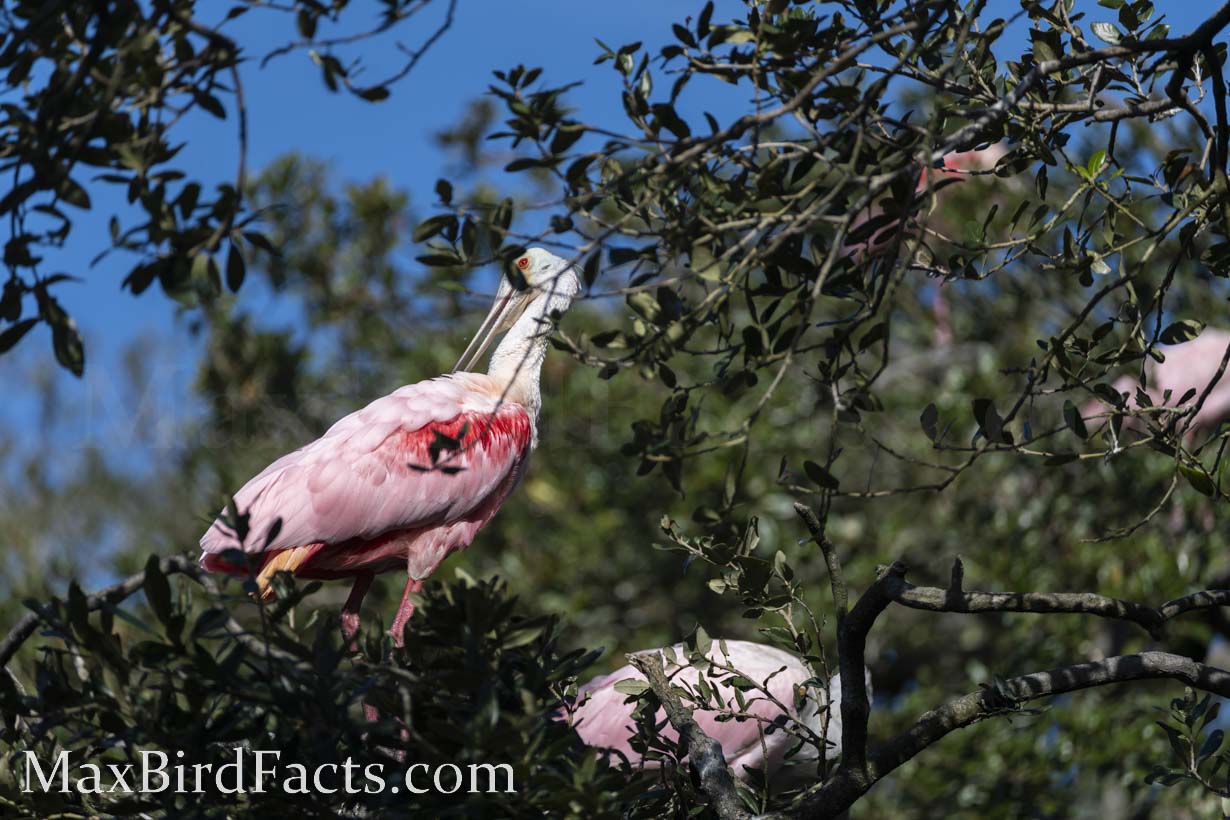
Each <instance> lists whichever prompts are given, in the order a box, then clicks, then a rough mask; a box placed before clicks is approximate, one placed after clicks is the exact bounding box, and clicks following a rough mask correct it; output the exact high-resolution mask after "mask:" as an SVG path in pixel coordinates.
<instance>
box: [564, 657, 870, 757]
mask: <svg viewBox="0 0 1230 820" xmlns="http://www.w3.org/2000/svg"><path fill="white" fill-rule="evenodd" d="M723 644H724V645H725V648H724V649H723V646H722V645H723ZM671 649H672V650H673V651H674V653H675V657H676V659H678V660H680V661H681V663H683V664H684V665H683V666H679V665H676V664H672V663H671V662H670V661H669V660H667V658H668V656H667V655H666V654H665V652H664V650H662V649H653V650H646V651H645V652H635V653H633V654H635V655H644V654H648V653H651V652H657V653H659V654H660V655H661V656H662V658H663V660H664V662H665V664H666V676H667V677H668V678H670V680H671V682H672V683H674V684H676V685H678V686H681V687H683V688H684V689H687V690H692V691H698V687H697V681H698V680H699V678H700V675H701V674H702V673H703V674H704V676H705V678H706V680H707V682H708V683H709V685H710V686H711V687H712V689H713V691H714V693H715V695H716V697H717V699H718V700H719V701H720V702H721V703H722V704H724V706H725V708H724V709H717V710H715V709H699V708H698V709H695V710H694V711H693V715H692V716H693V717H694V718H695V719H696V723H697V725H698V726H700V728H701V729H702V730H703V731H704V733H705V734H707V735H708V736H709V737H711V738H713V739H714V740H716V741H717V742H718V743H719V744H721V747H722V754H723V756H724V757H725V758H726V762H727V764H728V765H729V766H730V769H731V772H732V773H734V775H735V776H736V777H739V778H741V779H744V780H746V779H747V777H748V774H747V768H749V767H750V768H757V769H760V770H762V771H763V772H765V774H767V775H773V774H775V773H777V772H779V771H782V770H783V769H784V768H785V767H786V766H788V765H791V764H794V763H801V762H806V761H815V760H817V759H819V756H820V751H819V749H818V748H817V745H816V743H810V742H809V743H803V744H802V745H800V736H803V737H807V738H809V739H812V740H819V739H820V738H824V739H825V740H824V741H822V742H824V743H825V744H826V751H825V757H826V758H828V759H829V760H835V759H836V758H838V757H840V755H841V676H840V675H834V676H833V677H832V678H831V679H830V680H829V685H828V688H827V691H826V689H825V687H824V686H823V684H822V682H820V681H817V680H816V679H815V676H814V675H813V674H812V672H811V670H810V669H808V667H807V665H806V664H804V663H803V662H802V661H801V660H799V659H798V658H797V657H795V656H794V655H791V654H790V653H788V652H784V651H782V650H781V649H777V648H775V647H772V646H766V645H765V644H760V643H755V642H752V641H716V640H715V641H714V642H713V646H712V648H711V649H710V650H709V651H708V652H707V653H706V657H707V658H708V659H709V662H710V665H709V666H708V667H705V666H704V665H703V664H702V665H701V667H702V668H700V669H698V668H697V667H696V666H693V665H689V664H688V663H687V660H686V659H687V657H688V655H687V650H686V649H684V647H683V645H682V644H675V646H673V647H671ZM731 670H735V671H737V672H738V674H739V675H740V676H742V677H743V678H745V679H746V680H747V681H748V682H750V683H751V684H752V688H750V689H746V691H744V692H743V698H744V702H745V703H746V704H747V708H746V710H740V709H739V708H738V705H737V702H736V698H735V689H734V687H732V686H731V685H730V681H731V680H732V679H733V678H734V677H735V675H734V672H732V671H731ZM629 678H632V679H635V680H642V681H643V680H645V676H644V675H643V674H641V671H640V670H639V669H637V668H636V667H634V666H632V665H631V664H629V665H628V666H624V667H621V668H620V669H617V670H615V671H614V672H612V673H610V674H609V675H603V676H601V677H597V678H594V679H593V680H591V681H589V682H588V683H584V684H582V685H581V686H580V687H579V688H578V690H577V699H576V705H575V706H574V707H573V709H572V710H571V714H570V716H569V719H570V721H571V723H572V725H573V727H574V728H575V729H576V731H577V734H578V735H580V737H581V740H582V741H583V742H584V743H585V745H587V746H590V747H593V748H594V749H597V750H599V751H601V752H603V753H605V754H610V755H612V756H613V757H614V758H615V759H618V758H620V757H623V758H626V759H627V760H628V762H629V763H630V764H631V765H632V768H633V769H654V768H658V765H659V764H658V761H656V760H645V759H644V758H643V757H642V756H641V755H640V753H638V752H636V751H634V750H633V749H632V746H631V740H632V738H633V737H635V736H636V727H635V724H634V720H633V717H632V712H633V709H634V708H635V704H633V703H625V701H626V700H627V699H628V697H627V695H624V694H622V693H621V692H618V691H616V689H615V684H617V683H619V682H620V681H622V680H627V679H629ZM867 689H868V695H870V692H871V673H870V671H868V672H867ZM740 711H745V713H746V714H747V715H749V716H750V717H748V718H747V719H744V720H728V719H725V718H724V716H723V712H729V713H733V712H740ZM654 721H655V723H657V724H663V723H665V724H666V725H665V726H664V727H663V729H662V732H661V734H662V736H663V737H665V738H668V739H671V740H675V739H677V738H678V737H679V734H678V733H677V732H676V731H675V729H674V727H672V726H671V725H670V724H669V723H666V714H665V712H663V711H662V710H661V709H659V710H658V713H657V715H656V716H655V717H654ZM762 740H763V744H762ZM796 746H798V747H799V748H798V751H796V752H795V754H794V755H793V756H792V757H791V758H789V759H787V757H786V755H787V753H788V752H789V751H790V750H791V749H793V748H795V747H796Z"/></svg>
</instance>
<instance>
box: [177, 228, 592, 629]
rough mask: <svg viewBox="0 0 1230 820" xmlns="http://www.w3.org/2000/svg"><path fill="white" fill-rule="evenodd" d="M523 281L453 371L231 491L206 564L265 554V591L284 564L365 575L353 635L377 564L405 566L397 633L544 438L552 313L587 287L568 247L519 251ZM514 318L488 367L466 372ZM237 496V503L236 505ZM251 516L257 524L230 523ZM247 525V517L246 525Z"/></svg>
mask: <svg viewBox="0 0 1230 820" xmlns="http://www.w3.org/2000/svg"><path fill="white" fill-rule="evenodd" d="M516 266H517V269H518V271H520V274H521V276H522V278H523V279H524V281H525V285H526V287H524V288H523V289H517V288H515V287H514V286H513V285H512V284H511V283H510V282H509V280H508V279H507V278H502V279H501V282H500V286H499V288H498V290H497V292H496V296H495V304H494V305H492V307H491V311H490V312H489V313H488V314H487V318H486V319H485V320H484V321H483V323H482V325H481V327H480V328H479V330H478V333H477V335H475V337H474V339H473V341H472V342H471V343H470V345H469V347H467V348H466V351H465V353H463V354H462V356H461V359H460V360H459V361H458V362H457V366H456V367H455V368H454V370H453V372H452V373H450V374H448V375H444V376H439V377H437V378H434V379H428V380H427V381H422V382H418V383H416V384H410V385H406V386H405V387H401V388H399V389H397V390H395V391H393V392H392V393H390V394H389V395H387V396H384V397H383V398H379V399H376V400H375V401H373V402H372V403H371V404H369V405H367V406H366V407H364V408H363V409H361V410H358V411H356V412H354V413H351V414H350V415H348V416H346V417H345V418H343V419H341V420H340V421H338V422H337V423H336V424H334V425H333V426H332V427H330V428H329V430H328V431H327V432H326V433H325V434H324V435H323V436H321V437H320V438H318V439H316V440H315V441H313V442H311V443H309V444H307V445H305V446H303V447H301V448H299V449H298V450H295V451H294V452H293V453H288V454H287V455H284V456H282V457H281V458H279V459H278V460H277V461H275V462H273V463H272V464H270V465H269V466H268V467H266V468H265V469H264V470H263V471H262V472H261V473H260V474H259V475H257V476H256V477H255V478H253V479H252V480H250V481H249V482H248V483H247V484H245V485H244V486H243V487H242V488H241V489H240V490H239V492H237V493H235V495H234V508H235V509H234V510H233V511H232V515H229V516H228V515H226V510H224V511H223V515H220V516H219V517H218V519H217V520H216V521H214V523H213V524H212V525H211V526H210V527H209V529H208V530H207V531H206V532H205V534H204V535H203V536H202V537H201V549H202V550H203V551H204V554H203V555H202V556H201V564H202V566H204V568H205V569H207V570H210V571H221V572H230V573H233V574H245V573H247V572H248V571H249V570H248V567H247V566H240V565H238V564H236V563H233V562H232V561H228V560H227V556H226V555H225V553H227V551H228V550H234V549H240V550H243V551H244V552H245V553H247V554H248V555H249V556H254V558H253V559H252V560H254V561H255V566H257V567H258V570H257V577H256V581H257V585H258V593H259V595H260V596H261V597H262V598H264V599H268V598H269V597H272V595H273V591H272V589H271V585H270V583H271V580H272V578H273V575H274V573H276V572H277V571H279V570H285V571H287V572H291V573H293V574H294V575H296V576H298V577H302V578H324V579H331V578H354V586H353V588H352V589H351V591H350V596H349V597H348V598H347V600H346V603H345V605H344V606H343V607H342V631H343V633H344V634H345V636H346V639H347V641H350V640H351V639H352V638H353V637H354V635H355V633H356V632H357V631H358V628H359V607H360V605H361V604H362V602H363V597H364V596H365V595H366V594H367V590H368V587H369V586H370V585H371V582H372V578H373V577H374V576H375V575H376V573H380V572H389V571H392V570H397V569H405V570H406V572H407V574H408V578H407V580H406V588H405V593H404V594H403V596H402V601H401V605H400V606H399V607H398V609H397V614H396V616H395V617H394V618H393V624H392V627H391V628H390V630H389V631H390V633H391V634H392V636H393V640H394V641H395V642H396V643H397V645H399V646H400V645H401V644H402V641H403V637H404V628H405V624H406V621H407V620H408V619H409V618H410V616H411V615H412V614H413V612H414V604H413V603H412V602H411V595H412V594H413V593H415V592H418V591H419V589H421V588H422V585H423V581H424V580H425V579H426V578H427V577H428V576H430V575H431V573H432V572H434V571H435V569H436V567H438V566H439V565H440V563H441V562H442V561H443V560H444V559H445V558H447V557H448V556H449V555H450V554H451V553H453V552H456V551H458V550H461V549H465V548H466V547H468V546H469V545H470V543H471V542H472V541H473V540H474V537H475V535H477V534H478V531H479V530H480V529H482V527H483V525H484V524H486V523H487V522H488V521H490V520H491V518H492V516H494V515H495V513H496V511H497V510H499V508H500V505H501V504H503V503H504V499H505V498H507V497H508V494H509V493H510V492H512V490H513V488H514V487H515V486H516V485H517V482H518V481H519V480H520V478H521V476H522V474H523V473H524V471H525V468H526V462H527V459H528V458H529V455H530V451H531V450H533V449H534V447H535V446H536V445H537V443H538V432H537V427H536V423H537V420H538V411H539V409H540V408H541V406H542V396H541V393H540V391H539V384H538V382H539V374H540V373H541V370H542V362H543V358H544V357H545V356H546V350H547V337H548V336H549V335H550V332H551V327H552V318H553V317H557V316H558V315H559V314H562V313H563V312H564V311H565V310H567V309H568V306H569V305H570V304H571V302H572V299H573V297H574V296H575V295H576V294H577V291H578V290H579V289H580V281H579V279H578V278H577V274H576V271H575V270H574V269H573V268H572V266H571V265H570V264H569V263H568V262H567V261H566V260H564V259H560V258H559V257H557V256H555V255H553V254H551V253H549V252H547V251H545V250H543V249H541V248H530V249H529V250H527V251H526V252H525V254H524V255H523V256H521V257H519V258H518V259H517V260H516ZM504 331H507V333H506V335H505V336H504V338H503V340H502V341H501V342H500V344H499V345H498V346H497V347H496V349H495V352H494V353H493V354H492V357H491V365H490V367H489V369H488V371H487V373H486V374H481V373H472V372H465V371H468V370H469V369H470V368H472V367H473V366H474V365H475V363H476V362H478V361H479V360H480V358H481V357H482V355H483V353H484V352H486V350H487V348H488V346H489V345H490V344H491V342H492V340H493V339H494V338H495V337H496V336H497V335H498V334H500V333H501V332H504ZM228 506H229V505H228ZM235 513H237V514H238V515H239V516H246V521H247V527H246V529H247V537H246V538H244V539H242V542H241V539H240V538H239V533H238V532H236V530H235V529H234V528H232V526H230V525H229V524H228V520H229V521H230V522H234V521H235V515H234V514H235ZM240 529H242V527H240Z"/></svg>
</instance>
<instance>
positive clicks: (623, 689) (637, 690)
mask: <svg viewBox="0 0 1230 820" xmlns="http://www.w3.org/2000/svg"><path fill="white" fill-rule="evenodd" d="M613 688H614V689H615V691H616V692H618V693H619V694H621V695H632V696H637V695H640V694H643V693H644V692H647V691H649V683H648V682H646V681H643V680H638V679H637V678H624V679H623V680H621V681H617V682H616V683H615V686H614V687H613Z"/></svg>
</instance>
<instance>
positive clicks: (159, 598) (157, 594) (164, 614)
mask: <svg viewBox="0 0 1230 820" xmlns="http://www.w3.org/2000/svg"><path fill="white" fill-rule="evenodd" d="M142 589H144V590H145V600H147V601H149V608H150V609H151V610H153V612H154V615H156V616H157V618H158V620H160V621H162V622H163V623H164V624H165V623H166V622H167V621H168V620H170V618H171V584H170V582H168V581H167V576H166V575H164V574H163V572H162V564H160V563H159V561H158V556H156V555H151V556H150V557H149V560H148V561H146V562H145V581H144V583H143V584H142Z"/></svg>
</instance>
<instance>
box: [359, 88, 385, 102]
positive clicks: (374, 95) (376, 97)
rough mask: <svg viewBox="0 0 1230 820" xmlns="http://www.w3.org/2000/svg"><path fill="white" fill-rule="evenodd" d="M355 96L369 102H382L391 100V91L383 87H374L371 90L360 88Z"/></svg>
mask: <svg viewBox="0 0 1230 820" xmlns="http://www.w3.org/2000/svg"><path fill="white" fill-rule="evenodd" d="M355 94H356V95H358V96H359V97H362V98H363V99H365V100H367V101H368V102H380V101H381V100H387V99H388V98H389V89H387V88H385V87H384V86H383V85H373V86H371V87H369V88H360V89H358V90H357V91H355Z"/></svg>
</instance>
